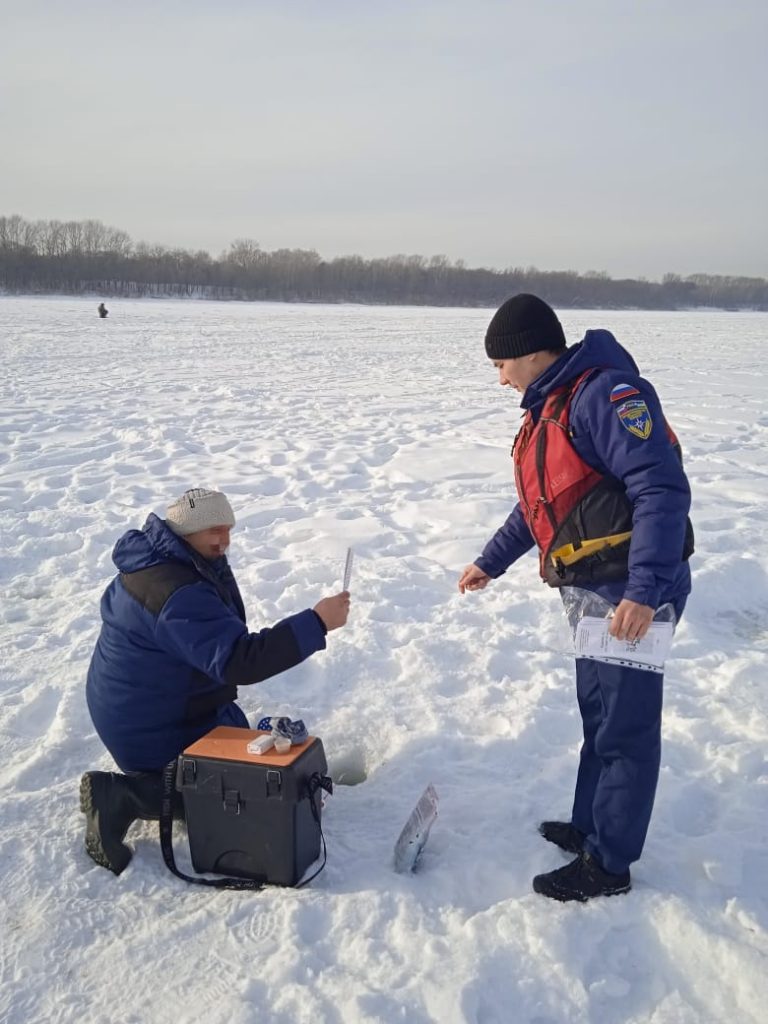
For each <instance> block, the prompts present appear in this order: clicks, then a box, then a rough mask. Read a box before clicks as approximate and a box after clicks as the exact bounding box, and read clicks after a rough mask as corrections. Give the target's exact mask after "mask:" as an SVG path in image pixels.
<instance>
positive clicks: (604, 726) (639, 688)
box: [571, 658, 664, 874]
mask: <svg viewBox="0 0 768 1024" xmlns="http://www.w3.org/2000/svg"><path fill="white" fill-rule="evenodd" d="M663 682H664V677H663V676H662V675H661V674H660V673H656V672H644V671H642V670H641V669H636V668H626V667H624V666H623V665H609V664H607V663H605V662H602V661H592V660H590V659H587V658H577V659H576V692H577V695H578V701H579V709H580V711H581V718H582V722H583V725H584V743H583V745H582V748H581V758H580V762H579V773H578V777H577V781H576V794H575V797H574V801H573V814H572V818H571V820H572V822H573V824H574V825H575V826H576V828H577V829H579V830H580V831H581V832H583V833H584V834H585V835H586V837H587V838H586V840H585V844H584V847H585V849H586V850H587V851H588V852H590V853H592V854H594V855H595V856H596V857H597V859H598V860H599V861H600V863H601V864H602V865H603V867H604V868H605V870H606V871H610V872H612V873H614V874H619V873H621V872H624V871H626V870H627V869H628V867H629V865H630V864H631V863H632V862H633V861H636V860H637V859H638V858H639V857H640V854H641V852H642V849H643V843H644V842H645V836H646V833H647V831H648V824H649V822H650V820H651V811H652V810H653V799H654V796H655V793H656V783H657V781H658V777H659V761H660V757H661V706H662V693H663Z"/></svg>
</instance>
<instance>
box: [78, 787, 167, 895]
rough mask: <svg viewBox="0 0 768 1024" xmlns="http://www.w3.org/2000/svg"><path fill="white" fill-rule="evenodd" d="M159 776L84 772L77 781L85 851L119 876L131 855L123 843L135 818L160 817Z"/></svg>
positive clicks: (149, 818) (151, 818) (149, 819)
mask: <svg viewBox="0 0 768 1024" xmlns="http://www.w3.org/2000/svg"><path fill="white" fill-rule="evenodd" d="M161 802H162V776H161V775H155V774H152V773H145V774H141V775H118V774H117V773H115V772H86V773H85V775H83V777H82V778H81V779H80V810H81V811H82V812H83V813H84V814H85V817H86V830H85V849H86V852H87V853H88V855H89V857H91V858H92V859H93V860H95V861H96V863H97V864H100V865H101V867H103V868H109V870H110V871H114V873H115V874H116V875H119V874H120V873H121V872H122V871H125V869H126V868H127V867H128V864H129V863H130V860H131V857H132V856H133V854H132V853H131V851H130V850H129V849H128V847H127V846H126V845H125V843H124V842H123V839H125V833H126V832H127V831H128V829H129V827H130V825H131V824H132V823H133V822H134V821H136V819H137V818H142V819H144V820H145V821H153V820H155V821H156V820H157V819H158V818H159V817H160V805H161Z"/></svg>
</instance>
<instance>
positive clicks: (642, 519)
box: [475, 330, 691, 610]
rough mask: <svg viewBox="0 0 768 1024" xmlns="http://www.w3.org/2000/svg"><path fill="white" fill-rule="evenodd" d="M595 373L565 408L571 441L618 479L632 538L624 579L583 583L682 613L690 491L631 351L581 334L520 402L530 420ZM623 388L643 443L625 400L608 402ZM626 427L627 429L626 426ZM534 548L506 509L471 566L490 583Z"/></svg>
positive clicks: (609, 596)
mask: <svg viewBox="0 0 768 1024" xmlns="http://www.w3.org/2000/svg"><path fill="white" fill-rule="evenodd" d="M591 368H598V369H597V370H596V372H595V373H593V374H592V375H591V376H590V377H589V378H588V379H587V380H586V382H585V383H584V384H583V385H582V386H581V387H580V388H579V390H578V392H577V393H576V396H575V397H574V400H573V402H572V404H571V410H570V426H571V429H572V432H573V436H572V439H571V440H572V443H573V446H574V448H575V449H576V451H577V452H578V454H579V455H580V456H581V458H582V459H583V460H584V461H585V462H586V463H588V465H590V466H592V468H593V469H596V470H597V471H598V472H599V473H602V474H609V475H611V476H613V477H615V478H616V479H617V480H620V481H621V482H622V484H623V485H624V487H625V489H626V493H627V496H628V497H629V500H630V501H631V502H632V505H633V517H632V524H633V525H632V539H631V542H630V549H629V571H628V578H627V579H626V580H618V581H614V582H610V583H589V584H585V587H586V588H587V589H589V590H593V591H596V592H597V593H599V594H601V595H602V596H603V597H605V598H606V600H608V601H610V602H611V603H612V604H614V605H616V604H618V602H619V601H620V600H621V599H622V598H623V597H626V598H629V599H630V600H632V601H637V602H639V603H640V604H645V605H650V606H651V607H652V608H658V607H659V605H661V604H663V603H664V602H665V601H672V602H673V603H674V604H675V606H676V607H677V608H678V610H682V605H683V604H684V603H685V595H687V594H688V593H689V592H690V589H691V573H690V569H689V567H688V563H687V562H682V561H681V559H680V556H681V552H682V550H683V542H684V537H685V526H686V517H687V515H688V510H689V508H690V503H691V492H690V488H689V486H688V480H687V478H686V476H685V473H684V471H683V468H682V466H681V464H680V460H679V458H678V456H677V453H676V452H675V450H674V448H673V447H672V444H671V443H670V440H669V438H668V436H667V433H666V430H665V426H664V418H663V415H662V411H661V405H660V403H659V399H658V397H657V395H656V392H655V391H654V389H653V387H652V386H651V385H650V384H649V383H648V381H647V380H644V379H643V378H642V377H641V376H640V375H639V371H638V368H637V365H636V364H635V362H634V360H633V359H632V357H631V356H630V354H629V353H628V352H627V351H626V350H625V349H623V348H622V347H621V345H620V344H619V343H618V342H617V341H616V339H615V338H614V336H613V335H612V334H611V333H610V331H605V330H593V331H587V333H586V335H585V337H584V340H583V341H581V342H579V343H578V344H577V345H572V346H571V347H570V348H568V349H566V351H565V353H564V354H563V355H562V356H561V357H560V358H559V359H558V360H557V362H555V363H553V364H552V366H550V367H549V368H548V369H547V370H545V371H544V373H542V374H541V376H540V377H538V378H537V379H536V380H535V381H534V382H533V383H532V384H531V385H530V387H528V388H527V390H526V392H525V394H524V395H523V400H522V402H521V405H522V407H523V409H527V410H529V411H530V412H531V414H532V416H533V417H534V422H535V421H536V420H537V419H538V417H539V415H540V414H541V409H542V406H543V404H544V400H545V398H546V396H547V394H548V393H549V392H550V391H551V390H553V389H554V388H558V387H562V386H563V385H564V384H567V383H569V382H571V381H573V380H575V379H576V378H577V377H578V376H580V375H581V374H582V373H584V371H585V370H588V369H591ZM622 385H626V386H627V388H626V390H627V391H628V392H634V391H636V392H637V393H636V394H634V393H632V394H631V399H632V401H635V402H645V405H646V408H647V414H648V417H649V418H650V425H651V429H650V433H649V434H648V436H647V437H645V438H643V437H641V436H639V434H638V433H635V432H633V431H632V430H630V425H632V421H631V420H629V421H628V420H627V419H625V418H623V417H622V416H621V415H620V412H621V410H622V409H623V408H624V402H623V401H622V400H620V399H618V400H614V401H612V400H611V398H612V393H613V395H614V396H615V395H617V394H622V392H623V390H624V389H622V387H621V386H622ZM628 424H629V425H628ZM533 546H534V540H533V537H532V536H531V534H530V531H529V529H528V526H527V525H526V522H525V519H524V518H523V514H522V511H521V509H520V505H519V504H517V505H516V506H515V508H514V509H513V510H512V513H511V514H510V516H509V518H508V519H507V521H506V522H505V523H504V525H503V526H501V527H500V528H499V529H498V530H497V531H496V533H495V535H494V536H493V537H492V538H491V540H490V541H489V542H488V544H487V545H486V546H485V548H484V549H483V552H482V555H481V556H480V558H478V559H477V560H476V562H475V564H476V565H477V566H478V567H479V568H480V569H482V570H483V572H485V573H487V574H488V576H490V577H492V578H494V579H495V578H496V577H498V576H500V575H502V573H504V572H506V570H507V569H508V568H509V566H510V565H512V563H513V562H515V561H516V560H517V559H518V558H520V556H521V555H523V554H525V552H526V551H530V549H531V548H532V547H533Z"/></svg>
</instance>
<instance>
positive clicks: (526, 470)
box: [459, 295, 693, 901]
mask: <svg viewBox="0 0 768 1024" xmlns="http://www.w3.org/2000/svg"><path fill="white" fill-rule="evenodd" d="M485 351H486V353H487V355H488V358H489V359H491V360H493V365H494V366H495V367H496V368H497V369H498V371H499V383H500V384H501V385H502V386H504V387H512V388H514V389H515V390H516V391H518V392H519V393H520V394H521V395H522V396H523V397H522V402H521V405H522V408H523V409H525V417H524V419H523V422H522V426H521V428H520V431H519V433H518V435H517V437H516V438H515V443H514V448H513V453H512V458H513V463H514V473H515V481H516V485H517V494H518V499H519V500H518V504H517V505H515V507H514V509H513V510H512V513H511V515H510V516H509V518H508V519H507V521H506V522H505V523H504V524H503V525H502V526H501V527H500V528H499V529H498V530H497V531H496V533H495V534H494V535H493V537H491V539H490V541H489V542H488V544H486V546H485V548H484V549H483V552H482V554H481V555H480V557H479V558H477V559H475V561H474V563H473V564H472V565H468V566H467V567H466V568H465V569H464V572H463V573H462V575H461V578H460V580H459V590H460V591H461V593H462V594H463V593H464V592H465V591H467V590H469V591H473V590H482V589H483V588H484V587H486V586H487V585H488V583H489V582H490V581H491V580H494V579H496V578H498V577H499V576H501V575H502V574H503V573H504V572H505V571H506V570H507V569H508V568H509V566H510V565H512V563H513V562H515V561H517V559H518V558H520V556H521V555H523V554H525V553H526V552H527V551H529V550H530V549H531V548H532V547H534V545H536V546H537V547H538V549H539V567H540V574H541V576H542V578H543V579H544V580H545V581H546V582H547V583H548V584H549V585H550V586H551V587H566V586H575V587H581V588H584V589H586V590H589V591H593V592H595V593H597V594H599V595H600V596H602V597H603V598H605V599H606V600H607V601H609V602H610V603H611V604H612V605H613V606H614V607H615V613H614V615H613V618H612V622H611V626H610V633H611V634H612V635H613V636H614V637H616V638H618V639H620V640H629V641H632V640H635V639H638V638H640V637H642V636H644V635H645V633H646V632H647V630H648V627H649V625H650V623H651V621H652V619H653V617H654V612H655V610H656V609H657V608H658V607H659V606H660V605H662V604H664V603H665V602H671V604H672V605H673V607H674V610H675V614H676V615H677V617H678V619H679V617H680V615H681V614H682V611H683V607H684V606H685V602H686V598H687V595H688V594H689V593H690V589H691V573H690V569H689V567H688V558H689V556H690V555H691V553H692V552H693V531H692V529H691V525H690V521H689V520H688V510H689V507H690V489H689V486H688V481H687V479H686V476H685V473H684V471H683V466H682V459H681V454H680V448H679V445H678V444H677V441H676V439H675V437H674V435H673V434H672V432H671V430H670V429H669V427H668V426H667V424H666V422H665V420H664V415H663V413H662V410H661V405H660V404H659V399H658V397H657V395H656V392H655V391H654V389H653V387H652V386H651V385H650V384H649V383H648V381H646V380H644V379H643V378H642V377H640V376H639V371H638V368H637V366H636V365H635V362H634V360H633V359H632V357H631V356H630V355H629V353H627V352H626V351H625V350H624V349H623V348H622V347H621V345H619V343H618V342H617V341H616V339H615V338H614V337H613V335H612V334H611V333H610V332H608V331H605V330H590V331H587V333H586V335H585V337H584V339H583V341H581V342H579V343H578V344H576V345H572V346H571V347H570V348H566V342H565V335H564V334H563V329H562V327H561V325H560V322H559V321H558V319H557V316H556V315H555V312H554V310H552V309H551V308H550V307H549V306H548V305H547V303H546V302H543V301H542V300H541V299H539V298H537V297H536V296H535V295H515V296H514V297H513V298H511V299H509V300H508V301H507V302H505V303H504V304H503V305H502V306H501V307H500V309H498V310H497V312H496V314H495V315H494V317H493V319H492V320H491V323H490V326H489V327H488V331H487V333H486V336H485ZM588 541H595V542H597V543H595V544H593V545H587V543H586V542H588ZM567 545H572V546H573V547H572V548H570V549H569V548H567ZM562 549H565V550H562ZM662 682H663V676H662V675H661V674H659V673H655V672H650V671H644V670H640V669H638V668H625V667H623V666H619V665H615V664H608V663H606V662H601V661H592V660H588V659H586V658H577V659H576V694H577V698H578V702H579V709H580V711H581V717H582V723H583V731H584V742H583V745H582V748H581V758H580V763H579V771H578V776H577V780H576V792H575V797H574V802H573V810H572V813H571V820H570V821H565V822H560V821H545V822H543V823H542V824H541V825H540V826H539V831H540V832H541V834H542V835H543V836H544V838H545V839H547V840H549V841H550V842H552V843H555V844H556V845H557V846H559V847H560V848H561V849H563V850H565V851H566V852H568V853H573V854H576V858H575V859H574V860H573V861H571V862H570V863H569V864H567V865H566V866H565V867H562V868H560V869H559V870H556V871H550V872H548V873H547V874H543V875H537V876H536V877H535V878H534V880H533V888H534V890H535V891H536V892H539V893H542V894H543V895H545V896H549V897H552V898H554V899H557V900H562V901H567V900H579V901H584V900H588V899H590V898H591V897H593V896H600V895H605V896H610V895H613V894H615V893H623V892H627V891H628V890H629V888H630V884H631V883H630V874H629V866H630V864H632V863H633V862H634V861H636V860H637V859H638V858H639V857H640V854H641V851H642V849H643V844H644V842H645V837H646V832H647V830H648V825H649V822H650V818H651V811H652V808H653V800H654V794H655V792H656V783H657V780H658V774H659V760H660V752H661V706H662Z"/></svg>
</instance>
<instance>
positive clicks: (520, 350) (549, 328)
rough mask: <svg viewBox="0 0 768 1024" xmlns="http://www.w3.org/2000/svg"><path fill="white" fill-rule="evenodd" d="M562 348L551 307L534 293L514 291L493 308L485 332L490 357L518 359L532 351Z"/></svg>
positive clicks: (563, 345) (561, 333) (563, 346)
mask: <svg viewBox="0 0 768 1024" xmlns="http://www.w3.org/2000/svg"><path fill="white" fill-rule="evenodd" d="M558 348H565V334H564V333H563V328H562V326H561V324H560V321H559V320H558V319H557V316H556V315H555V311H554V309H552V307H551V306H548V305H547V303H546V302H544V300H543V299H538V298H536V296H535V295H525V294H522V295H513V296H512V298H511V299H507V301H506V302H505V303H504V304H503V305H502V306H499V308H498V309H497V310H496V313H495V314H494V317H493V320H491V322H490V324H488V330H487V331H486V333H485V351H486V352H487V353H488V358H489V359H517V358H518V357H519V356H527V355H528V354H529V353H531V352H542V351H545V350H547V349H558Z"/></svg>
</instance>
